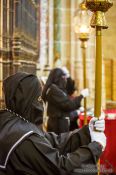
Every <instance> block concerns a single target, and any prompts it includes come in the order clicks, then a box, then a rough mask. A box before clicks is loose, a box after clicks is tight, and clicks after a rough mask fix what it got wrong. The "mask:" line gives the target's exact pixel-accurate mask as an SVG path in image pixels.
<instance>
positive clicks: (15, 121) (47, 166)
mask: <svg viewBox="0 0 116 175" xmlns="http://www.w3.org/2000/svg"><path fill="white" fill-rule="evenodd" d="M6 115H7V116H8V112H5V111H1V113H0V116H1V117H0V130H1V131H2V132H1V137H0V152H1V154H0V175H1V174H2V173H1V172H4V173H5V174H7V175H44V174H45V175H59V174H61V175H62V174H66V175H68V174H76V175H81V174H84V173H83V172H84V171H86V174H87V172H88V175H90V174H91V171H95V172H96V162H97V159H98V158H99V156H100V154H101V148H100V146H99V145H98V143H96V142H92V143H90V134H89V129H88V127H87V126H85V127H83V128H82V129H80V130H75V131H74V132H69V133H64V134H62V135H59V136H57V135H55V134H54V133H44V132H42V131H41V130H39V129H38V128H37V127H36V126H35V125H33V124H32V123H30V122H26V121H24V119H20V118H19V117H16V116H15V117H14V115H13V114H11V113H9V117H5V116H6ZM3 118H4V119H5V120H4V121H3ZM3 127H4V130H5V131H6V133H5V134H4V130H2V128H3ZM12 138H13V139H12ZM93 174H96V173H93V172H92V174H91V175H93Z"/></svg>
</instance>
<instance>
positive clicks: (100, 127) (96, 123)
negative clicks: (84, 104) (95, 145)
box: [89, 112, 105, 132]
mask: <svg viewBox="0 0 116 175" xmlns="http://www.w3.org/2000/svg"><path fill="white" fill-rule="evenodd" d="M104 118H105V115H104V113H103V112H102V114H101V116H100V117H99V119H98V118H97V117H93V118H92V119H91V120H90V122H89V129H90V132H91V131H94V130H97V131H99V132H104V130H105V120H104Z"/></svg>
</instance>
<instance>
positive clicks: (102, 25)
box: [86, 0, 113, 175]
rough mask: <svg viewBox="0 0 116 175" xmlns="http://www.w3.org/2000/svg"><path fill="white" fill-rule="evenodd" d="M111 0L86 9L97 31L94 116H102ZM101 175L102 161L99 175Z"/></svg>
mask: <svg viewBox="0 0 116 175" xmlns="http://www.w3.org/2000/svg"><path fill="white" fill-rule="evenodd" d="M112 5H113V3H112V2H111V0H86V7H87V8H88V9H89V10H90V11H92V12H93V16H92V19H91V27H94V28H95V29H96V68H95V104H94V116H95V117H98V118H99V116H100V115H101V101H102V29H107V28H108V26H107V24H106V19H105V12H107V11H108V9H109V8H110V7H112ZM99 174H100V161H99V163H98V175H99Z"/></svg>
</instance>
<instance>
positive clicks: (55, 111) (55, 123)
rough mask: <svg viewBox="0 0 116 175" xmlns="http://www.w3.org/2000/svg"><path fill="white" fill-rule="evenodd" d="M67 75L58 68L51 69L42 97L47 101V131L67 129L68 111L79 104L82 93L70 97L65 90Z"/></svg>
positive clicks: (68, 124) (56, 131)
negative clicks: (72, 97)
mask: <svg viewBox="0 0 116 175" xmlns="http://www.w3.org/2000/svg"><path fill="white" fill-rule="evenodd" d="M66 84H67V76H66V73H65V71H63V70H62V69H60V68H55V69H53V70H51V72H50V74H49V76H48V79H47V81H46V84H45V85H44V89H43V93H42V98H43V100H44V101H45V103H47V115H48V125H47V131H49V132H55V133H56V134H60V133H63V132H67V131H69V128H70V113H71V112H72V111H74V110H76V109H78V108H79V107H80V106H81V101H82V99H83V98H84V96H83V95H80V96H78V97H75V98H74V99H70V98H69V96H68V95H67V92H66Z"/></svg>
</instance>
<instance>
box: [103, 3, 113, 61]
mask: <svg viewBox="0 0 116 175" xmlns="http://www.w3.org/2000/svg"><path fill="white" fill-rule="evenodd" d="M112 2H113V7H111V8H110V9H109V11H108V12H107V13H106V14H105V16H106V20H107V25H108V27H109V28H108V29H107V30H103V57H104V58H106V59H107V58H114V59H116V1H115V0H114V1H112Z"/></svg>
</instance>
